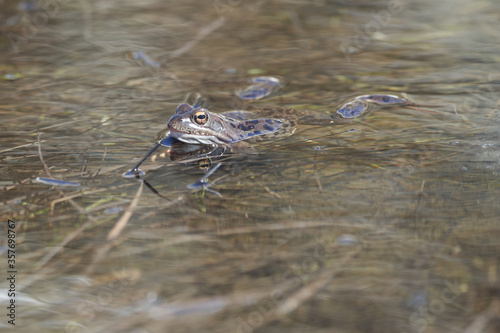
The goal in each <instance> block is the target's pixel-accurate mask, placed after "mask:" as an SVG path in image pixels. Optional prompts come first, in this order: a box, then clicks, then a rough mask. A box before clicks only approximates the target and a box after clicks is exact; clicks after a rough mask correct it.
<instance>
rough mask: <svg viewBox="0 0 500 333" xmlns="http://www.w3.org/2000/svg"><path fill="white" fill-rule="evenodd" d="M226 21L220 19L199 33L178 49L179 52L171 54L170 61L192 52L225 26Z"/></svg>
mask: <svg viewBox="0 0 500 333" xmlns="http://www.w3.org/2000/svg"><path fill="white" fill-rule="evenodd" d="M224 21H225V19H224V18H223V17H221V18H219V19H218V20H216V21H214V22H212V23H211V24H209V25H208V26H206V27H204V28H203V29H201V30H200V32H198V35H196V37H195V38H194V39H193V40H191V41H189V42H187V43H186V44H184V45H183V46H181V47H180V48H178V49H177V50H175V51H173V52H172V53H170V55H169V57H168V59H169V60H172V59H175V58H177V57H180V56H181V55H183V54H184V53H186V52H188V51H189V50H191V49H192V48H193V47H194V46H195V45H196V44H198V43H199V42H200V41H202V40H203V39H204V38H205V37H206V36H208V35H209V34H210V33H211V32H213V31H214V30H216V29H217V28H219V27H221V26H222V25H223V24H224Z"/></svg>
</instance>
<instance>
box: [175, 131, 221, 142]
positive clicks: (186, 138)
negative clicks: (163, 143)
mask: <svg viewBox="0 0 500 333" xmlns="http://www.w3.org/2000/svg"><path fill="white" fill-rule="evenodd" d="M170 136H171V137H173V138H174V139H177V140H179V141H182V142H185V143H190V144H195V145H200V144H201V145H225V144H227V143H226V142H224V141H221V140H220V139H219V138H218V137H216V136H213V135H198V134H191V133H186V132H181V131H177V130H175V129H171V130H170Z"/></svg>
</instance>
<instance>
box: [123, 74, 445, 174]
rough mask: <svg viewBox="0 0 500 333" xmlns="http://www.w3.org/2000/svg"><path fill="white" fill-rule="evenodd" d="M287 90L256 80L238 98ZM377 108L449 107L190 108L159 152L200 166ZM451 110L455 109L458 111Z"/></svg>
mask: <svg viewBox="0 0 500 333" xmlns="http://www.w3.org/2000/svg"><path fill="white" fill-rule="evenodd" d="M281 86H282V83H281V81H280V80H279V79H277V78H274V77H256V78H253V79H252V85H250V86H249V87H247V88H246V89H244V90H242V91H241V92H239V93H238V101H240V102H245V103H246V102H250V101H255V100H259V99H262V98H264V97H266V96H268V95H271V94H273V93H275V92H276V91H278V90H279V88H280V87H281ZM245 103H240V104H245ZM376 105H378V106H405V107H410V108H419V109H420V108H421V107H443V106H444V105H422V104H415V103H413V102H411V101H409V100H407V99H405V98H401V97H398V96H395V95H383V94H379V95H361V96H357V97H355V98H352V99H351V100H349V101H347V102H345V103H343V104H340V105H339V106H338V107H337V108H336V109H335V111H334V112H318V111H314V112H311V111H310V110H297V109H293V108H283V107H259V108H257V107H253V106H252V105H248V104H245V109H246V110H245V111H243V110H237V111H230V112H225V113H213V112H210V111H208V110H207V109H206V108H204V107H197V106H191V105H189V104H185V103H184V104H181V105H179V106H178V107H177V109H176V111H175V115H174V116H172V118H171V119H170V120H169V121H168V124H167V128H166V129H165V130H164V131H162V132H160V135H159V140H158V145H157V147H159V146H169V147H171V158H172V159H176V160H183V157H182V155H184V156H185V157H188V158H191V159H194V160H196V159H198V160H201V159H205V158H207V157H210V156H213V155H218V156H220V155H223V154H225V153H226V152H228V151H231V148H232V147H233V146H236V145H238V144H240V143H242V142H243V141H249V140H252V141H260V140H269V139H271V140H273V139H281V138H284V137H287V136H290V135H292V134H293V133H294V131H295V129H296V126H297V124H305V125H339V124H348V123H351V122H352V121H353V120H354V119H356V118H358V117H360V116H362V115H364V114H366V113H368V112H369V111H370V110H371V109H372V108H373V106H376ZM450 106H451V107H452V108H454V106H453V105H450ZM428 110H432V109H428ZM173 143H175V144H173ZM179 143H180V144H179ZM175 147H176V148H175ZM198 147H199V148H198ZM201 147H203V148H201ZM207 147H212V148H207ZM155 148H156V147H155ZM153 150H154V149H153ZM214 151H215V152H216V153H215V154H214V153H213V152H214ZM151 153H152V151H151V152H150V154H151ZM150 154H148V155H147V156H146V157H145V158H147V157H148V156H149V155H150ZM174 155H176V156H175V157H174ZM179 156H181V157H179ZM193 156H194V158H193ZM145 158H143V159H142V160H141V162H139V164H138V165H137V166H136V167H135V168H133V169H132V170H131V171H129V172H128V173H126V174H125V176H126V177H128V176H131V175H132V174H135V175H136V176H137V175H138V173H139V170H138V169H137V168H138V166H139V165H140V164H141V163H142V161H144V159H145Z"/></svg>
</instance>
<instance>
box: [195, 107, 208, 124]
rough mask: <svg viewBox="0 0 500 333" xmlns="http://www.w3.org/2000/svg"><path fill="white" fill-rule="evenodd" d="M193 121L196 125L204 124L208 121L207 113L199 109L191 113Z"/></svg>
mask: <svg viewBox="0 0 500 333" xmlns="http://www.w3.org/2000/svg"><path fill="white" fill-rule="evenodd" d="M193 121H194V122H195V123H197V124H198V125H205V124H206V123H207V121H208V113H207V112H206V111H203V110H200V111H197V112H195V113H194V114H193Z"/></svg>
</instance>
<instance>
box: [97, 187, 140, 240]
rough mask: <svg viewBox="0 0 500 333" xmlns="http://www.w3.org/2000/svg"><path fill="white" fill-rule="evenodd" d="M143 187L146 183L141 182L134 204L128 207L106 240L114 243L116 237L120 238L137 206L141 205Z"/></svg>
mask: <svg viewBox="0 0 500 333" xmlns="http://www.w3.org/2000/svg"><path fill="white" fill-rule="evenodd" d="M143 186H144V183H143V182H141V185H139V188H138V189H137V193H136V194H135V196H134V199H132V202H130V206H128V208H127V210H126V211H125V213H123V215H122V217H121V218H120V219H119V220H118V221H117V222H116V224H115V226H114V227H113V229H111V231H110V232H109V233H108V236H107V237H106V240H108V241H112V240H114V239H115V238H116V237H118V236H120V234H121V232H122V231H123V229H124V228H125V226H126V225H127V223H128V221H129V220H130V218H131V217H132V214H133V213H134V210H135V208H136V207H137V204H138V203H139V198H140V197H141V194H142V188H143Z"/></svg>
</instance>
